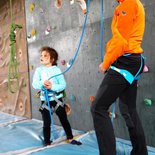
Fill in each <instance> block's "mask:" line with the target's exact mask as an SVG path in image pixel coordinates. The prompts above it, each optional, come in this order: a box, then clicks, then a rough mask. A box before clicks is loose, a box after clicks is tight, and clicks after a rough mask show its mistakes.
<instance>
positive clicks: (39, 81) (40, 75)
mask: <svg viewBox="0 0 155 155" xmlns="http://www.w3.org/2000/svg"><path fill="white" fill-rule="evenodd" d="M60 73H61V70H60V68H59V67H57V66H51V67H49V68H47V67H45V66H40V67H38V68H36V70H35V73H34V75H33V81H32V86H33V88H34V89H38V90H41V88H42V86H43V83H44V81H45V80H48V79H49V78H50V77H52V76H54V75H57V74H60ZM50 81H51V83H52V89H51V90H52V91H54V92H57V93H59V92H61V91H63V90H64V89H65V88H66V81H65V79H64V76H63V75H59V76H56V77H54V78H51V79H50ZM62 96H63V94H62V93H61V94H59V95H58V96H56V98H61V97H62ZM40 99H41V101H45V97H44V92H43V91H41V96H40ZM49 100H50V101H53V100H54V99H53V98H52V97H49Z"/></svg>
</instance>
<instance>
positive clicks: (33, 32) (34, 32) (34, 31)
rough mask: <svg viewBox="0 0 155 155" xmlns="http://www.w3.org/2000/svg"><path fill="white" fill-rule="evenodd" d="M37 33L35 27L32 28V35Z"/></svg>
mask: <svg viewBox="0 0 155 155" xmlns="http://www.w3.org/2000/svg"><path fill="white" fill-rule="evenodd" d="M36 34H37V30H36V29H35V28H34V29H32V31H31V35H32V37H34V36H35V35H36Z"/></svg>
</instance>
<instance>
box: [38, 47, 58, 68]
mask: <svg viewBox="0 0 155 155" xmlns="http://www.w3.org/2000/svg"><path fill="white" fill-rule="evenodd" d="M43 51H46V52H48V53H49V54H50V59H51V61H52V60H53V59H54V61H53V63H52V65H56V66H57V60H58V53H57V51H56V50H55V49H54V48H51V47H49V46H44V47H42V48H41V49H40V52H41V53H42V52H43Z"/></svg>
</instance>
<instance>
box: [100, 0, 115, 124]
mask: <svg viewBox="0 0 155 155" xmlns="http://www.w3.org/2000/svg"><path fill="white" fill-rule="evenodd" d="M100 2H101V5H100V6H101V14H100V61H101V62H103V35H104V34H103V32H104V0H101V1H100ZM115 111H116V101H115V102H114V105H113V110H112V117H111V121H112V122H113V120H114V114H115Z"/></svg>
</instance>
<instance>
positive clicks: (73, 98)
mask: <svg viewBox="0 0 155 155" xmlns="http://www.w3.org/2000/svg"><path fill="white" fill-rule="evenodd" d="M69 99H70V101H72V102H75V101H76V97H75V96H74V95H73V94H72V95H70V97H69Z"/></svg>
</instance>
